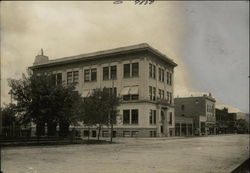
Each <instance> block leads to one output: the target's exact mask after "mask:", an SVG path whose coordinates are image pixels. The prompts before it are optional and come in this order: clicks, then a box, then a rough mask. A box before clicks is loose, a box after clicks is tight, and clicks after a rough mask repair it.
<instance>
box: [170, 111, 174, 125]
mask: <svg viewBox="0 0 250 173" xmlns="http://www.w3.org/2000/svg"><path fill="white" fill-rule="evenodd" d="M172 116H173V115H172V112H169V124H170V125H172V123H173V117H172Z"/></svg>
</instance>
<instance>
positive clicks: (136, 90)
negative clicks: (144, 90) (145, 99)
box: [129, 86, 139, 95]
mask: <svg viewBox="0 0 250 173" xmlns="http://www.w3.org/2000/svg"><path fill="white" fill-rule="evenodd" d="M129 94H130V95H138V94H139V88H138V87H137V86H134V87H130V91H129Z"/></svg>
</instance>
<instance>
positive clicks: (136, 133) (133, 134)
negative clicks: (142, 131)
mask: <svg viewBox="0 0 250 173" xmlns="http://www.w3.org/2000/svg"><path fill="white" fill-rule="evenodd" d="M138 134H139V132H138V131H132V134H131V136H132V137H138Z"/></svg>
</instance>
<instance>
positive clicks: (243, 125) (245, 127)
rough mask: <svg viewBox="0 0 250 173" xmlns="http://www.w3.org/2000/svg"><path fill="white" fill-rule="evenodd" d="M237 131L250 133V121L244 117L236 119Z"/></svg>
mask: <svg viewBox="0 0 250 173" xmlns="http://www.w3.org/2000/svg"><path fill="white" fill-rule="evenodd" d="M236 128H237V133H249V123H247V121H246V120H244V119H238V120H237V121H236Z"/></svg>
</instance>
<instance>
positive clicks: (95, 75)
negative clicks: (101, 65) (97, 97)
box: [91, 68, 97, 81]
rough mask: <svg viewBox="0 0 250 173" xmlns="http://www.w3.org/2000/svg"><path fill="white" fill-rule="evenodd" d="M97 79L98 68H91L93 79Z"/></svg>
mask: <svg viewBox="0 0 250 173" xmlns="http://www.w3.org/2000/svg"><path fill="white" fill-rule="evenodd" d="M96 79H97V71H96V68H93V69H91V81H96Z"/></svg>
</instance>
